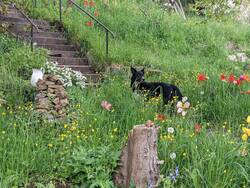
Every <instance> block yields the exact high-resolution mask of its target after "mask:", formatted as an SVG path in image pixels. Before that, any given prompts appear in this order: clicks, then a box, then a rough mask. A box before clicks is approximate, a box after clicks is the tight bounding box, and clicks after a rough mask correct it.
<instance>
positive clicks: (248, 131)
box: [242, 127, 250, 136]
mask: <svg viewBox="0 0 250 188" xmlns="http://www.w3.org/2000/svg"><path fill="white" fill-rule="evenodd" d="M242 131H243V132H244V133H245V134H247V136H250V129H248V128H246V127H243V128H242Z"/></svg>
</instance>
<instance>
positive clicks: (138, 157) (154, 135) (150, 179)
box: [114, 125, 162, 188]
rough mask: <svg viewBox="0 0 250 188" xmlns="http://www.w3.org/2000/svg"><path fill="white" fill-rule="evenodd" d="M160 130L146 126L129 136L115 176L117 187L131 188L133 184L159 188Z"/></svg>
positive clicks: (143, 187) (136, 128)
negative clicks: (158, 151)
mask: <svg viewBox="0 0 250 188" xmlns="http://www.w3.org/2000/svg"><path fill="white" fill-rule="evenodd" d="M158 132H159V128H158V127H155V126H152V127H147V126H145V125H138V126H136V127H135V128H134V129H133V130H132V131H131V132H130V133H129V136H128V142H127V144H126V145H125V147H124V148H123V150H122V153H121V158H120V160H121V162H120V165H119V167H118V169H117V172H116V174H115V175H114V183H115V185H116V186H117V187H125V188H129V186H130V184H131V183H133V184H134V185H135V186H136V187H140V188H149V187H150V188H153V187H157V186H158V184H159V182H160V170H159V165H160V164H161V163H162V161H158V156H157V140H158Z"/></svg>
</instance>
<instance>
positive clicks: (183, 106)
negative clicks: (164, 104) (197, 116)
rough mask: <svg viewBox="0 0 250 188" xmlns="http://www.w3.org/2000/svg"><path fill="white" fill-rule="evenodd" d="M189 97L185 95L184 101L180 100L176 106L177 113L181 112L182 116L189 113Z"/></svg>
mask: <svg viewBox="0 0 250 188" xmlns="http://www.w3.org/2000/svg"><path fill="white" fill-rule="evenodd" d="M187 100H188V98H187V97H183V98H182V101H178V103H177V105H176V107H177V113H178V114H181V115H182V116H185V115H186V114H187V111H186V110H187V109H188V108H189V107H190V103H189V102H188V101H187Z"/></svg>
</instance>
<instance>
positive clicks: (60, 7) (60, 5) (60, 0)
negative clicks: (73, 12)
mask: <svg viewBox="0 0 250 188" xmlns="http://www.w3.org/2000/svg"><path fill="white" fill-rule="evenodd" d="M59 14H60V15H59V16H60V23H62V0H59Z"/></svg>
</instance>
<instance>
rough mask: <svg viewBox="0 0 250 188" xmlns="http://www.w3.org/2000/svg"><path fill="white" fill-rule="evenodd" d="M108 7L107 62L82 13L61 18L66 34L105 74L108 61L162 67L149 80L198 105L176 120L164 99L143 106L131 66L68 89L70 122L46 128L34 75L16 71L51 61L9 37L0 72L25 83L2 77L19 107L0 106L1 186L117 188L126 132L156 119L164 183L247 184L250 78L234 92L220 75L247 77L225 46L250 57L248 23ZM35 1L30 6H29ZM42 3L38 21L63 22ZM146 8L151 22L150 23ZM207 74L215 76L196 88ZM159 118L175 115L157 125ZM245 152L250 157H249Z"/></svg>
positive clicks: (137, 4)
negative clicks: (97, 83)
mask: <svg viewBox="0 0 250 188" xmlns="http://www.w3.org/2000/svg"><path fill="white" fill-rule="evenodd" d="M20 2H21V1H20ZM64 2H65V1H64ZM100 2H101V1H97V7H98V11H99V12H100V20H103V21H104V23H106V24H107V25H108V26H110V28H112V30H114V32H115V33H116V38H115V39H111V43H110V56H109V58H108V59H106V58H105V50H104V44H105V43H104V40H105V38H104V33H103V32H101V31H100V29H98V28H97V27H96V26H95V27H93V28H88V27H86V26H85V22H86V21H87V19H86V18H85V17H84V16H83V15H80V14H79V12H77V11H75V10H74V9H71V10H70V9H68V10H66V12H65V13H64V14H63V23H64V26H65V27H66V30H67V33H68V36H69V37H70V38H71V39H72V40H73V41H75V42H78V43H79V44H80V45H81V46H82V48H84V47H87V48H88V49H89V50H90V53H91V55H92V56H93V57H94V59H95V60H96V66H97V67H99V68H100V69H101V68H102V67H104V66H105V65H106V64H109V63H117V64H123V65H144V66H146V67H147V68H146V72H147V70H148V69H149V68H151V69H152V68H153V69H160V70H161V71H162V72H161V73H157V74H156V73H152V72H149V71H148V72H147V73H146V76H145V77H146V79H147V80H151V81H159V80H160V81H166V82H168V83H174V84H177V85H178V86H179V87H180V88H181V91H182V93H183V94H184V95H185V96H188V98H189V100H190V102H191V106H192V107H191V108H190V109H189V111H188V114H187V116H186V117H181V116H179V115H176V114H175V113H174V114H173V113H172V114H171V113H170V109H169V107H166V108H165V109H160V108H159V107H160V106H161V99H153V100H150V101H145V100H144V97H143V96H142V95H136V94H133V93H132V91H131V88H130V70H129V68H127V67H126V66H125V68H124V70H122V71H120V72H117V73H111V74H110V73H108V74H105V80H104V82H103V83H102V85H101V87H100V88H86V89H85V90H81V89H79V88H77V87H72V88H70V89H68V92H69V94H70V95H69V96H70V102H71V104H70V107H69V108H68V118H67V119H65V120H62V121H58V122H48V121H46V120H43V119H41V118H39V117H37V116H36V115H35V114H34V113H33V105H31V103H28V104H27V102H28V101H30V100H27V99H23V96H24V95H22V93H23V90H25V89H24V88H23V87H24V85H25V84H23V83H26V85H27V87H29V84H28V80H27V79H28V77H29V74H31V72H30V71H28V72H27V71H25V74H23V73H21V74H18V72H20V69H21V68H22V67H23V66H24V65H26V66H28V70H31V68H32V67H37V66H39V65H40V64H41V62H44V61H45V60H44V55H43V54H42V53H41V52H37V53H31V52H30V51H29V50H28V49H27V48H26V47H23V46H22V47H21V48H20V45H21V44H19V43H16V42H15V41H13V40H12V39H9V38H6V37H5V36H2V37H1V38H0V39H1V42H0V45H1V46H3V47H1V49H0V50H1V54H2V53H3V54H4V55H3V56H1V61H0V68H1V69H2V70H3V69H4V71H0V74H3V73H4V75H5V77H6V78H8V79H9V78H15V80H18V81H15V82H12V81H11V80H10V81H8V82H4V81H3V80H0V87H1V89H2V88H4V93H3V94H2V96H1V95H0V96H1V97H4V99H6V100H7V101H9V104H11V105H10V106H9V107H8V108H6V107H0V116H1V118H0V125H1V127H0V134H1V139H0V151H1V153H3V155H1V156H0V169H1V170H0V185H1V186H0V187H11V186H20V185H25V184H28V183H30V182H35V183H40V184H41V185H44V187H46V186H47V187H48V185H49V182H50V181H52V182H53V181H56V180H60V181H63V182H72V183H73V184H74V185H75V186H77V185H78V186H80V185H82V187H91V186H92V187H98V185H99V187H103V188H108V187H113V185H112V172H113V171H114V168H115V166H116V162H115V161H116V159H117V156H118V154H119V151H121V148H122V146H123V144H124V143H125V142H126V138H127V135H128V132H129V131H130V130H131V129H132V128H133V126H134V125H138V124H143V123H145V122H146V121H147V120H149V119H150V120H154V121H155V123H156V124H158V125H159V126H160V127H161V132H160V136H159V143H158V146H159V147H158V151H159V158H160V159H161V160H164V161H165V163H164V165H162V166H161V174H162V175H164V180H163V183H162V185H161V187H196V188H200V187H223V188H224V187H230V188H231V187H237V188H238V187H249V186H250V179H249V175H248V174H250V168H249V166H250V158H249V149H250V148H249V146H250V145H249V140H248V142H243V141H242V140H241V135H242V130H241V128H242V127H243V126H244V127H247V126H249V125H247V124H246V117H247V116H248V115H250V111H249V110H250V108H249V106H250V103H249V95H242V94H240V91H246V90H249V82H248V83H245V84H242V85H241V86H235V85H232V84H228V83H224V82H222V81H221V80H220V79H219V78H220V73H226V74H227V75H229V74H231V73H233V74H235V75H237V76H239V75H241V74H249V72H247V71H246V70H243V66H244V63H232V62H229V61H228V60H227V55H228V54H231V53H233V52H230V51H229V50H228V49H226V44H227V42H229V41H232V42H235V43H237V45H238V46H239V47H240V48H241V49H242V50H243V51H246V52H249V44H250V32H249V31H250V30H249V27H248V26H245V25H240V24H236V23H233V22H232V21H228V22H217V21H215V20H203V19H202V18H197V17H192V18H189V19H188V20H187V21H184V20H182V19H181V18H178V17H177V16H175V15H168V14H167V13H164V12H163V11H162V10H160V9H159V7H158V6H156V5H153V4H151V3H147V4H146V3H143V1H133V2H132V1H126V0H124V1H115V2H112V3H110V4H109V6H105V5H104V4H102V3H100ZM29 3H30V1H25V4H26V5H25V6H26V8H27V7H28V8H29V9H30V4H29ZM23 4H24V3H23ZM38 7H39V8H38V9H36V10H35V14H36V16H37V17H44V18H47V19H50V20H55V19H57V18H58V12H57V11H53V7H52V6H50V8H46V9H45V8H41V4H39V5H38ZM139 8H142V9H143V10H145V11H146V12H148V14H149V16H147V17H145V16H144V15H143V14H142V12H141V11H140V9H139ZM72 20H73V21H72ZM7 44H11V45H9V46H8V45H7ZM7 46H8V47H7ZM6 48H7V49H8V50H4V49H6ZM83 50H84V49H83ZM25 54H29V55H28V56H26V55H25ZM27 57H28V58H27ZM27 59H28V60H27ZM35 60H38V61H35ZM6 62H12V63H6ZM7 71H10V72H11V74H10V72H7ZM200 72H203V73H205V74H206V75H207V76H209V80H207V81H204V82H198V81H197V75H198V74H199V73H200ZM12 75H14V76H12ZM23 75H27V76H26V77H25V78H23ZM6 84H7V86H6ZM9 85H10V86H9ZM19 88H20V89H19ZM19 90H20V92H17V93H14V92H13V91H19ZM1 91H2V90H1ZM28 91H29V89H28ZM31 93H32V92H31ZM201 93H204V94H201ZM19 98H21V99H20V100H19ZM103 100H107V101H109V102H110V103H111V104H112V106H113V107H112V110H111V111H110V112H108V111H106V110H104V109H103V108H102V107H101V105H100V104H101V102H102V101H103ZM20 101H21V102H20ZM19 103H20V104H19ZM159 113H163V114H165V115H166V116H167V119H166V120H165V121H159V120H157V119H156V116H157V114H159ZM197 123H200V124H201V125H202V131H201V133H200V134H195V132H194V126H195V124H197ZM169 127H173V128H174V129H175V132H174V134H172V135H171V134H169V133H168V132H167V129H168V128H169ZM244 148H245V149H246V150H247V151H248V155H247V156H242V153H243V150H244ZM172 152H175V153H176V155H177V157H176V159H175V160H172V159H171V158H170V156H169V155H170V153H172ZM1 161H2V162H1ZM176 166H178V167H179V170H180V176H179V177H178V178H177V181H176V182H174V181H171V180H170V179H169V178H168V177H167V176H169V174H170V173H171V172H172V171H173V170H174V169H175V168H176Z"/></svg>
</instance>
